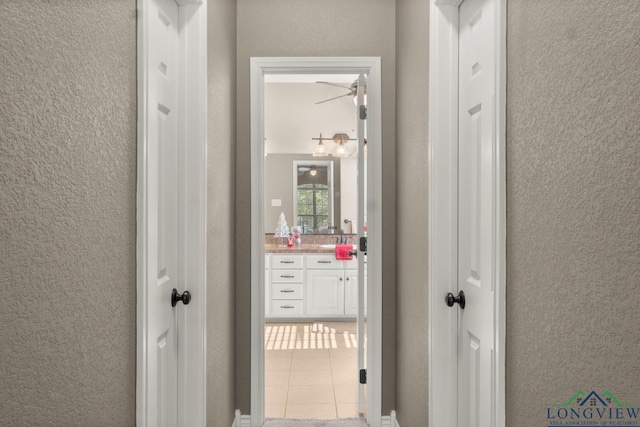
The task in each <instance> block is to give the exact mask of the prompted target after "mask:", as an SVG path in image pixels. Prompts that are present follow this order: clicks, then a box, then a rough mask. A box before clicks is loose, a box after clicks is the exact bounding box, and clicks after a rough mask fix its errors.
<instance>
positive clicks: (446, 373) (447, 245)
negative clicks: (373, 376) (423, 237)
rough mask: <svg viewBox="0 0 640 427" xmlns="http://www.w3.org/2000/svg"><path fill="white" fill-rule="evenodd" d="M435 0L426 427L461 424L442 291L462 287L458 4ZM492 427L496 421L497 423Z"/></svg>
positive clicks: (501, 292) (502, 62)
mask: <svg viewBox="0 0 640 427" xmlns="http://www.w3.org/2000/svg"><path fill="white" fill-rule="evenodd" d="M461 3H462V0H431V4H430V12H429V14H430V28H429V52H430V54H429V244H428V246H429V249H428V265H429V276H428V287H429V325H428V331H429V337H428V342H429V345H428V348H429V358H428V370H429V425H430V426H441V427H457V418H456V413H457V395H456V387H457V380H453V379H455V378H457V364H456V361H457V339H456V337H457V315H456V310H451V309H450V308H448V307H447V306H446V305H445V304H444V295H446V293H447V292H450V291H451V289H457V284H456V281H457V280H456V278H457V209H458V206H457V194H458V190H457V189H458V170H457V169H458V167H457V164H458V163H457V162H458V7H459V6H460V4H461ZM506 8H507V5H506V0H496V23H497V24H498V26H499V28H498V31H497V32H496V34H497V37H496V41H495V42H496V46H495V48H496V64H495V70H496V79H495V84H496V97H495V107H496V111H497V118H496V124H495V125H496V127H495V129H496V138H497V144H496V146H497V150H496V167H497V170H496V174H495V176H496V178H497V179H496V182H495V184H494V185H495V190H496V193H495V194H496V200H494V206H495V212H496V213H497V214H496V217H495V218H494V221H495V224H496V235H495V236H493V237H494V248H495V251H496V252H495V254H496V257H495V260H496V265H495V267H496V277H495V285H496V288H495V289H496V293H495V307H496V311H495V313H494V327H495V333H496V335H495V336H496V342H495V349H496V357H497V366H496V372H495V377H494V379H493V380H494V384H495V387H494V390H495V393H496V396H495V402H496V407H495V408H494V411H495V415H496V418H495V419H496V426H495V427H504V426H505V417H506V415H505V414H506V408H505V399H506V394H505V373H506V359H505V336H506V317H505V313H506V298H505V296H506V174H505V172H506V157H505V148H506V144H505V142H506V126H505V125H506V26H507V25H506V24H507V22H506V10H507V9H506ZM492 427H493V426H492Z"/></svg>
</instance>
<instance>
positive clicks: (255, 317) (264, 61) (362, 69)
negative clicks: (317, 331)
mask: <svg viewBox="0 0 640 427" xmlns="http://www.w3.org/2000/svg"><path fill="white" fill-rule="evenodd" d="M250 68H251V71H250V78H251V241H252V242H254V244H252V245H251V313H252V314H251V426H252V427H260V426H261V425H262V423H263V422H264V363H263V361H264V356H265V355H264V324H265V312H264V298H265V295H264V294H265V292H264V245H261V244H258V243H259V242H264V232H265V230H264V219H263V218H264V205H265V201H264V188H263V181H262V177H263V176H264V143H263V142H264V108H263V107H264V74H265V73H280V74H305V73H308V74H323V73H325V74H326V73H339V74H344V73H353V74H360V73H366V74H368V81H367V91H368V92H367V94H368V95H367V120H368V123H369V126H368V134H367V145H368V147H367V169H368V170H369V171H381V170H382V147H381V141H382V107H381V100H382V90H381V88H382V78H381V63H380V58H379V57H297V58H296V57H252V58H251V67H250ZM367 191H368V202H367V227H368V230H369V233H368V242H367V245H368V251H367V260H368V267H367V268H368V271H367V286H368V292H367V325H368V331H369V332H368V335H367V370H368V375H367V380H368V382H369V384H367V418H368V422H369V425H370V426H371V427H380V423H381V419H382V413H381V411H382V360H381V359H382V200H381V199H382V174H381V173H376V174H370V179H369V182H368V188H367Z"/></svg>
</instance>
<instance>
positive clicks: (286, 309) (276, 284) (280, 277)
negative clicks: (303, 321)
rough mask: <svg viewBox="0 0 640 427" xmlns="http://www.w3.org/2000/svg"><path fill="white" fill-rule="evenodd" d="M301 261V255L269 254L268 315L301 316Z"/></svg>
mask: <svg viewBox="0 0 640 427" xmlns="http://www.w3.org/2000/svg"><path fill="white" fill-rule="evenodd" d="M303 263H304V259H303V255H281V254H273V255H271V271H270V273H271V274H270V278H271V289H270V296H271V298H270V301H269V299H267V303H270V310H269V316H270V317H302V316H303V313H304V305H303V296H304V287H303V285H304V270H303V265H304V264H303ZM265 274H269V272H268V271H266V270H265Z"/></svg>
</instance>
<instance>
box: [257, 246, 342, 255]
mask: <svg viewBox="0 0 640 427" xmlns="http://www.w3.org/2000/svg"><path fill="white" fill-rule="evenodd" d="M264 251H265V253H268V254H292V255H293V254H334V253H335V252H336V250H335V249H334V248H323V247H320V245H305V244H304V243H303V244H302V245H300V246H298V247H296V246H294V247H292V248H288V247H286V246H285V247H284V248H283V247H281V246H279V245H271V244H266V245H264Z"/></svg>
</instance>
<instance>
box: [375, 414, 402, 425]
mask: <svg viewBox="0 0 640 427" xmlns="http://www.w3.org/2000/svg"><path fill="white" fill-rule="evenodd" d="M380 426H381V427H400V424H398V420H396V411H391V414H390V415H383V416H382V422H381V423H380Z"/></svg>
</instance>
